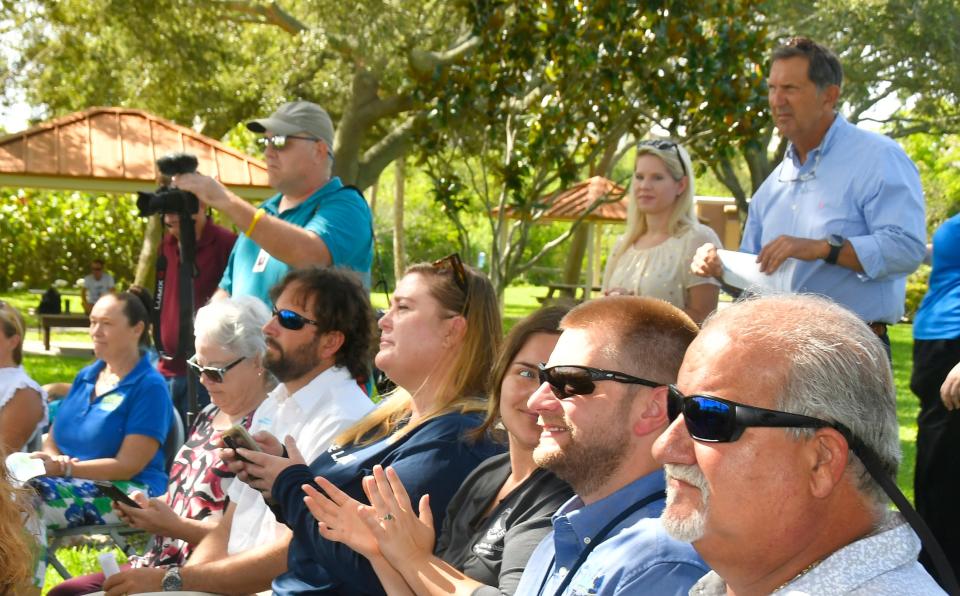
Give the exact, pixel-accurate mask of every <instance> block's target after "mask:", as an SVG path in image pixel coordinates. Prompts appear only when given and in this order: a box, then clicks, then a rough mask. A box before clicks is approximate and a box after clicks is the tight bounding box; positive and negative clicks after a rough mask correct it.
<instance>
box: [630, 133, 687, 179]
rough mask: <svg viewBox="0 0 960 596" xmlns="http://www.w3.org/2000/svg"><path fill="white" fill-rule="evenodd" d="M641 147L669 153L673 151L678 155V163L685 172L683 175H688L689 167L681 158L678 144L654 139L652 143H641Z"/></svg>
mask: <svg viewBox="0 0 960 596" xmlns="http://www.w3.org/2000/svg"><path fill="white" fill-rule="evenodd" d="M640 147H653V148H654V149H657V150H658V151H669V150H671V149H673V150H674V151H675V152H676V154H677V161H679V162H680V169H681V170H683V175H684V176H686V175H687V166H686V165H685V164H684V163H683V157H681V156H680V147H679V145H678V144H677V143H674V142H673V141H666V140H663V139H653V140H650V141H640Z"/></svg>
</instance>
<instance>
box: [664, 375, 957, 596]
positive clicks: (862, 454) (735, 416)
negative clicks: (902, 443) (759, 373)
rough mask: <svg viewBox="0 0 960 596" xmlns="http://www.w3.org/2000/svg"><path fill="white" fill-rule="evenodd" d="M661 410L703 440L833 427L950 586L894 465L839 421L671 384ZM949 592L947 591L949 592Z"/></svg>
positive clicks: (947, 570)
mask: <svg viewBox="0 0 960 596" xmlns="http://www.w3.org/2000/svg"><path fill="white" fill-rule="evenodd" d="M667 396H668V397H667V414H668V416H669V417H670V421H671V422H673V421H674V420H676V419H677V416H679V415H680V414H683V421H684V423H685V424H686V426H687V431H688V432H689V433H690V436H691V437H693V438H694V439H695V440H697V441H701V442H705V443H730V442H733V441H736V440H737V439H739V438H740V436H741V435H742V434H743V431H744V430H745V429H746V428H748V427H751V426H758V427H774V428H832V429H834V430H836V431H837V432H839V433H840V434H841V435H842V436H843V438H844V440H846V442H847V447H848V448H849V449H850V450H851V451H853V453H854V455H856V456H857V457H858V458H859V459H860V462H861V463H862V464H863V466H864V468H866V471H867V474H869V475H870V477H872V478H873V480H874V481H876V483H877V484H879V485H880V488H882V489H883V492H885V493H886V494H887V496H888V497H890V500H891V501H893V503H894V504H895V505H896V506H897V509H899V510H900V512H901V513H903V515H904V517H906V519H907V522H908V523H909V524H910V525H911V526H912V527H913V529H914V530H915V531H916V532H917V534H918V535H919V536H920V539H921V543H922V544H923V547H924V548H925V549H926V550H927V552H929V553H931V558H932V559H933V561H934V565H935V567H936V568H937V570H938V572H939V573H941V574H944V573H946V574H949V576H946V575H941V577H949V578H950V582H949V583H950V585H951V586H955V585H956V580H955V579H954V578H953V575H952V571H951V569H950V565H949V563H947V559H946V557H945V556H944V554H943V551H942V549H941V548H940V546H939V544H937V540H936V538H935V537H934V535H933V533H932V532H931V531H930V529H929V527H928V526H927V524H926V523H925V522H924V521H923V518H921V517H920V516H919V515H918V514H917V512H916V510H915V509H914V508H913V506H912V505H911V504H910V501H908V500H907V498H906V497H905V496H904V495H903V493H902V492H901V491H900V489H899V488H898V487H897V485H896V483H895V482H894V479H895V478H896V475H897V470H896V464H893V466H892V467H891V465H889V464H886V463H884V460H882V459H880V456H879V455H877V452H876V451H874V450H873V448H871V447H869V446H868V445H867V444H866V443H864V442H863V441H862V440H860V439H859V438H858V437H857V436H856V435H854V434H853V432H851V431H850V429H849V428H847V427H846V426H844V425H843V424H840V423H839V422H827V421H826V420H820V419H819V418H813V417H810V416H803V415H801V414H791V413H789V412H780V411H777V410H767V409H765V408H757V407H754V406H746V405H743V404H738V403H736V402H732V401H727V400H725V399H720V398H719V397H713V396H711V395H686V396H685V395H684V394H683V393H681V392H680V390H679V389H677V387H676V386H674V385H668V386H667ZM951 593H953V592H951Z"/></svg>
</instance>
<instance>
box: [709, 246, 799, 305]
mask: <svg viewBox="0 0 960 596" xmlns="http://www.w3.org/2000/svg"><path fill="white" fill-rule="evenodd" d="M717 256H718V257H720V263H721V264H722V265H723V281H724V283H726V284H727V285H731V286H733V287H735V288H740V289H741V290H750V291H751V292H754V293H757V294H763V293H765V292H790V291H791V290H792V281H793V269H794V267H795V266H796V261H795V260H794V259H787V260H786V261H784V262H783V264H781V265H780V267H779V268H778V269H777V270H776V271H774V272H773V273H772V274H770V275H767V274H766V273H761V272H760V263H758V262H757V255H753V254H750V253H746V252H737V251H735V250H724V249H722V248H721V249H718V250H717Z"/></svg>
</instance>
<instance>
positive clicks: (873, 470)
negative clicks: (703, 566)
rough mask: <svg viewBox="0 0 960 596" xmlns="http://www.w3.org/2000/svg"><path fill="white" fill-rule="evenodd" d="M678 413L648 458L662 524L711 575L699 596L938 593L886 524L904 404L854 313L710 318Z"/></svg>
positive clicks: (674, 407)
mask: <svg viewBox="0 0 960 596" xmlns="http://www.w3.org/2000/svg"><path fill="white" fill-rule="evenodd" d="M669 409H670V418H671V420H672V422H671V425H670V427H669V428H668V429H667V431H666V432H665V433H663V434H662V435H661V436H660V438H659V439H658V440H657V441H656V443H655V444H654V447H653V455H654V457H655V458H656V460H657V461H659V462H660V463H662V464H664V468H665V471H666V476H667V506H666V509H665V511H664V513H663V516H662V521H663V524H664V526H665V527H666V528H667V531H668V532H670V534H671V535H673V536H674V537H675V538H678V539H680V540H685V541H688V542H691V543H693V546H694V547H695V548H696V549H697V552H699V553H700V555H701V556H702V557H703V559H704V560H705V561H706V562H707V563H708V564H709V565H710V567H711V568H712V569H713V571H711V572H710V573H709V574H707V575H706V576H704V577H703V578H702V579H701V580H700V581H699V582H698V583H697V585H696V586H694V588H693V589H692V590H691V591H690V593H691V594H702V595H720V594H737V595H738V596H740V595H743V594H771V593H775V594H780V593H790V594H849V593H856V594H870V595H878V594H879V595H883V594H890V595H893V594H942V593H943V591H942V590H941V589H940V588H939V587H938V586H937V584H936V583H935V582H934V581H933V579H932V578H931V577H930V576H929V575H928V574H927V573H926V571H925V570H924V569H923V567H921V566H920V564H919V563H917V554H918V552H919V550H920V540H919V539H918V538H917V535H916V534H914V532H913V530H912V529H911V528H910V525H909V524H907V523H904V520H903V518H902V517H901V515H900V514H898V513H896V512H892V511H890V510H888V500H887V492H886V491H888V490H891V488H890V487H893V482H894V479H895V478H896V470H897V466H898V464H899V460H900V446H899V435H898V428H897V417H896V391H895V388H894V385H893V377H892V374H891V371H890V366H889V364H888V360H887V355H886V352H885V350H884V346H883V344H882V343H881V342H880V340H879V339H878V338H877V337H876V335H875V334H874V333H873V332H872V331H871V330H870V328H869V327H868V326H867V325H865V324H864V323H863V321H861V320H860V319H858V318H857V316H856V315H854V314H853V313H852V312H850V311H847V310H846V309H844V308H843V307H841V306H839V305H837V304H835V303H833V302H831V301H829V300H827V299H825V298H819V297H814V296H802V295H791V296H771V297H765V298H759V299H755V300H748V301H744V302H740V303H736V304H734V305H732V306H730V307H729V308H726V309H724V310H722V311H719V312H717V313H715V314H714V315H713V316H712V317H710V318H708V319H707V321H705V323H704V326H703V330H702V331H701V332H700V334H699V335H698V336H697V338H696V339H695V340H694V342H693V343H692V344H691V345H690V348H689V349H688V350H687V354H686V356H685V357H684V360H683V365H682V366H681V367H680V373H679V375H678V382H677V385H676V386H671V387H670V396H669ZM877 479H881V480H877ZM880 482H882V483H883V484H885V485H886V486H887V487H888V488H886V489H885V487H883V486H881V484H880ZM893 490H895V488H894V489H893Z"/></svg>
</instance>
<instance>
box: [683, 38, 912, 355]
mask: <svg viewBox="0 0 960 596" xmlns="http://www.w3.org/2000/svg"><path fill="white" fill-rule="evenodd" d="M842 79H843V70H842V68H841V66H840V62H839V61H838V60H837V57H836V56H835V55H834V54H833V53H832V52H830V50H828V49H826V48H824V47H823V46H820V45H818V44H816V43H815V42H813V41H811V40H809V39H806V38H795V39H794V40H791V41H790V42H788V43H787V44H786V45H785V46H781V47H780V48H777V50H775V51H774V53H773V57H772V64H771V67H770V76H769V78H768V80H767V84H768V89H769V93H768V98H769V102H770V111H771V114H772V115H773V118H774V122H775V123H776V126H777V128H778V129H779V131H780V134H782V135H783V136H784V137H786V138H787V139H788V140H789V141H790V144H789V146H788V148H787V151H786V154H785V155H784V158H783V161H782V162H781V163H780V164H779V165H778V166H777V167H776V168H775V169H774V171H773V173H771V174H770V176H769V177H768V178H767V179H766V180H765V181H764V182H763V184H762V185H761V186H760V188H758V189H757V192H756V193H755V194H754V196H753V199H752V201H751V203H750V212H749V215H748V217H747V223H746V228H745V230H744V234H743V240H742V241H741V244H740V250H741V251H743V252H748V253H752V254H756V255H757V262H758V263H759V264H760V269H761V271H763V272H765V273H768V274H773V273H774V272H778V271H780V273H781V274H785V275H788V276H789V280H788V281H789V282H788V284H787V287H789V288H790V289H791V290H793V291H796V292H809V293H816V294H822V295H825V296H828V297H830V298H832V299H833V300H835V301H837V302H839V303H840V304H842V305H843V306H846V307H847V308H849V309H850V310H852V311H853V312H855V313H856V314H857V315H858V316H859V317H860V318H861V319H862V320H863V321H864V322H866V323H868V324H870V325H871V328H873V329H874V331H875V332H876V333H877V334H878V335H879V336H880V337H881V338H885V337H886V325H889V324H893V323H896V322H897V321H899V320H900V317H901V316H902V315H903V302H904V294H905V289H906V277H907V275H909V274H910V273H912V272H913V271H914V270H915V269H916V268H917V266H918V265H919V264H920V262H921V260H922V259H923V257H924V254H925V249H926V228H925V216H924V199H923V190H922V188H921V186H920V177H919V174H918V172H917V168H916V166H915V165H914V164H913V162H912V161H910V158H909V157H907V155H906V154H905V153H904V151H903V149H902V148H901V147H900V146H899V145H898V144H897V143H896V142H894V141H893V140H891V139H889V138H887V137H885V136H883V135H879V134H876V133H872V132H868V131H865V130H862V129H859V128H857V127H856V126H854V125H852V124H850V123H849V122H847V120H846V119H845V118H844V117H843V116H842V115H840V114H838V113H837V112H836V105H837V101H838V99H839V96H840V84H841V82H842ZM714 248H715V247H713V246H712V245H704V246H702V247H701V248H700V250H699V251H698V253H697V256H696V257H695V258H694V261H693V270H694V272H696V273H699V274H701V275H705V276H714V277H718V278H719V277H721V275H722V268H721V266H720V261H719V259H718V258H717V255H716V251H715V250H714ZM781 268H785V269H783V270H782V271H781Z"/></svg>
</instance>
